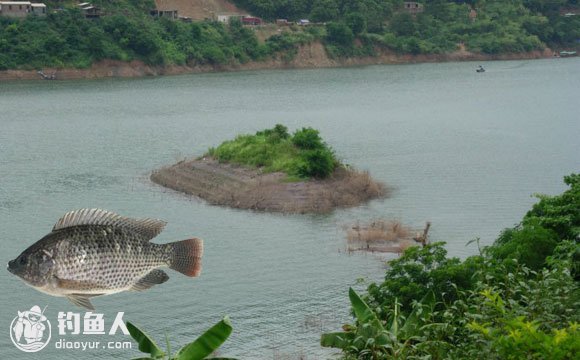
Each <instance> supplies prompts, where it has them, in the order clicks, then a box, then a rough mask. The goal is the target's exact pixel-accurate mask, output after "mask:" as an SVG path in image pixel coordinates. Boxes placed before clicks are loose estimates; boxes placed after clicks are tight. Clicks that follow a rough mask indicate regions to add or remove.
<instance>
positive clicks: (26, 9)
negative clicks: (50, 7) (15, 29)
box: [0, 1, 46, 18]
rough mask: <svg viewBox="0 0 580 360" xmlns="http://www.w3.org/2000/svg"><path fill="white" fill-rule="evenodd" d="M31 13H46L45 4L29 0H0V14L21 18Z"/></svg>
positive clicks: (41, 14)
mask: <svg viewBox="0 0 580 360" xmlns="http://www.w3.org/2000/svg"><path fill="white" fill-rule="evenodd" d="M31 14H32V15H40V16H43V15H46V5H44V4H43V3H31V2H30V1H0V16H7V17H15V18H22V17H26V16H28V15H31Z"/></svg>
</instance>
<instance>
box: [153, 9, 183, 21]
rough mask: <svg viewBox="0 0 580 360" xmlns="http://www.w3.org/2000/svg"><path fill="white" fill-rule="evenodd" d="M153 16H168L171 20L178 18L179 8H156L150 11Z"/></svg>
mask: <svg viewBox="0 0 580 360" xmlns="http://www.w3.org/2000/svg"><path fill="white" fill-rule="evenodd" d="M150 14H151V16H153V17H158V18H161V17H163V18H166V19H171V20H177V19H178V18H179V15H178V12H177V10H162V9H155V10H151V11H150Z"/></svg>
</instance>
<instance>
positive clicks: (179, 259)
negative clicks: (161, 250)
mask: <svg viewBox="0 0 580 360" xmlns="http://www.w3.org/2000/svg"><path fill="white" fill-rule="evenodd" d="M170 245H171V246H172V248H173V249H172V253H171V259H170V260H169V268H170V269H173V270H175V271H179V272H180V273H182V274H184V275H187V276H191V277H195V276H199V274H201V257H202V256H203V240H201V239H197V238H192V239H187V240H182V241H176V242H174V243H171V244H170Z"/></svg>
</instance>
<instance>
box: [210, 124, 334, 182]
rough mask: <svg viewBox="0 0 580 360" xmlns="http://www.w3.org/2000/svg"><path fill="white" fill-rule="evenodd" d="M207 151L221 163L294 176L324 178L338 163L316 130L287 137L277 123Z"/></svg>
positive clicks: (284, 130) (302, 131)
mask: <svg viewBox="0 0 580 360" xmlns="http://www.w3.org/2000/svg"><path fill="white" fill-rule="evenodd" d="M208 154H209V155H211V156H213V157H215V158H216V159H217V160H219V161H222V162H232V163H236V164H242V165H250V166H255V167H262V168H263V170H264V171H267V172H271V171H282V172H285V173H286V174H288V175H289V176H290V177H298V178H325V177H328V176H329V175H331V174H332V173H333V172H334V169H335V168H336V166H338V164H339V163H338V161H337V160H336V158H335V156H334V153H333V152H332V149H330V147H328V146H327V145H326V144H325V143H324V142H323V141H322V138H321V137H320V134H319V132H318V131H317V130H314V129H312V128H303V129H301V130H297V131H296V132H295V133H294V135H292V136H290V134H289V133H288V128H287V127H285V126H283V125H280V124H278V125H276V126H275V127H274V128H272V129H266V130H263V131H258V132H257V133H256V134H255V135H241V136H238V137H236V139H235V140H232V141H225V142H223V143H222V144H221V145H220V146H218V147H217V148H213V149H210V150H209V151H208Z"/></svg>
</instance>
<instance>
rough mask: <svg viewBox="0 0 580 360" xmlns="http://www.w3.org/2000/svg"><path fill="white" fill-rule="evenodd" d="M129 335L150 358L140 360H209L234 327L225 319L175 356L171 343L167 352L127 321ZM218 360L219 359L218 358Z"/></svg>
mask: <svg viewBox="0 0 580 360" xmlns="http://www.w3.org/2000/svg"><path fill="white" fill-rule="evenodd" d="M127 329H128V330H129V333H130V334H131V336H132V337H133V339H135V341H137V344H139V350H140V351H141V352H144V353H146V354H149V355H150V356H149V357H147V358H140V359H142V360H145V359H148V360H154V359H169V360H202V359H209V358H208V357H207V356H209V355H211V354H212V353H213V352H214V351H216V350H217V349H218V348H219V347H220V346H221V345H222V344H223V343H224V342H225V341H226V340H227V338H228V337H229V336H230V334H231V333H232V325H231V323H230V320H229V319H228V317H227V316H226V317H224V318H223V319H222V320H221V321H220V322H218V323H217V324H215V325H214V326H212V327H211V328H210V329H209V330H207V331H206V332H204V333H203V334H202V335H201V336H200V337H198V338H197V339H196V340H195V341H193V342H192V343H189V344H187V345H185V346H183V347H182V348H181V349H179V351H177V353H175V355H171V349H170V348H169V341H168V340H167V339H166V340H167V352H165V351H163V350H161V348H160V347H159V346H158V345H157V344H156V343H155V341H153V340H152V339H151V338H150V337H149V335H147V334H146V333H145V332H144V331H143V330H141V329H139V328H138V327H137V326H135V325H133V324H132V323H131V322H129V321H127ZM216 359H217V358H216Z"/></svg>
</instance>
